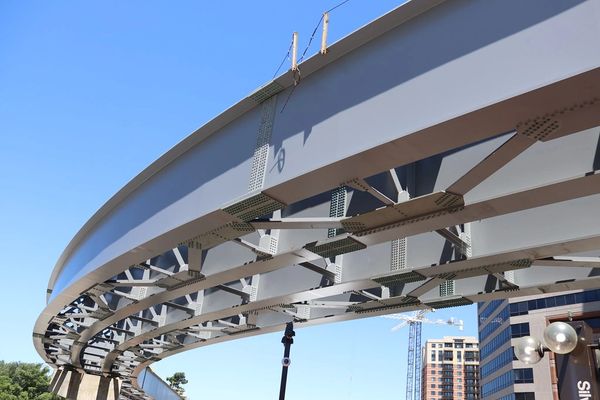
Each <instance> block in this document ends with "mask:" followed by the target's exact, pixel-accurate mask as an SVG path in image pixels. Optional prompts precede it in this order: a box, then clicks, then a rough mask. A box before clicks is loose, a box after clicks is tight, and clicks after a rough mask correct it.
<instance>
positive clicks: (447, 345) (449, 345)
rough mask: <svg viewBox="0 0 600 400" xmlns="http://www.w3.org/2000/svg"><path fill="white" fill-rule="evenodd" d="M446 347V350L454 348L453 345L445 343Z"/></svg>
mask: <svg viewBox="0 0 600 400" xmlns="http://www.w3.org/2000/svg"><path fill="white" fill-rule="evenodd" d="M444 347H446V348H452V343H444Z"/></svg>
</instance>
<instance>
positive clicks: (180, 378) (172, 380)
mask: <svg viewBox="0 0 600 400" xmlns="http://www.w3.org/2000/svg"><path fill="white" fill-rule="evenodd" d="M167 382H169V385H170V386H171V387H172V388H173V390H175V391H176V392H177V394H178V395H180V396H183V394H184V393H185V389H184V388H183V386H182V385H185V384H186V383H188V380H187V379H186V378H185V372H175V374H173V376H170V377H168V378H167ZM0 400H2V399H0Z"/></svg>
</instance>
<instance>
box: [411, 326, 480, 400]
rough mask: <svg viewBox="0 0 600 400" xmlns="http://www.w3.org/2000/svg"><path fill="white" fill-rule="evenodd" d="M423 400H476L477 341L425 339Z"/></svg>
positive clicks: (477, 394)
mask: <svg viewBox="0 0 600 400" xmlns="http://www.w3.org/2000/svg"><path fill="white" fill-rule="evenodd" d="M421 382H422V396H421V398H422V399H423V400H451V399H452V400H477V399H479V398H480V397H479V342H478V340H477V339H476V338H474V337H471V336H444V337H443V338H442V339H429V340H427V342H426V343H425V348H424V351H423V374H422V381H421Z"/></svg>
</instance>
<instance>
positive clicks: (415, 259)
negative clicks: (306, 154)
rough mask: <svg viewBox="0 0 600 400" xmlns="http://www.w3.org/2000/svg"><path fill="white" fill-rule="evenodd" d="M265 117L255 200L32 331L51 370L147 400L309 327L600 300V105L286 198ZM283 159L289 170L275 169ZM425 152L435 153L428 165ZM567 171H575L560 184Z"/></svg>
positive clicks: (263, 109)
mask: <svg viewBox="0 0 600 400" xmlns="http://www.w3.org/2000/svg"><path fill="white" fill-rule="evenodd" d="M301 88H302V87H301ZM281 90H284V89H283V88H282V89H281ZM300 90H302V89H300ZM278 91H279V89H278ZM588 95H589V96H591V95H590V94H586V96H588ZM382 96H383V95H382ZM589 96H588V97H589ZM299 97H300V96H298V97H297V98H299ZM254 101H257V100H256V99H254ZM260 102H261V104H262V105H261V106H260V126H259V131H258V135H257V140H256V146H255V148H254V153H253V156H252V159H251V160H249V162H250V161H251V162H250V164H251V166H252V167H251V168H252V169H251V171H250V182H249V184H248V185H247V186H244V190H245V189H248V192H247V194H246V195H245V196H243V197H242V198H240V199H238V200H235V201H233V202H231V203H228V204H221V205H220V208H218V209H216V210H212V209H211V212H210V213H208V214H206V215H201V216H199V217H198V216H195V217H194V218H196V219H195V220H194V221H192V222H189V221H186V226H185V227H184V228H181V227H177V228H176V229H173V232H176V233H173V236H169V235H170V232H171V231H169V233H165V234H162V233H161V234H160V235H163V237H161V238H160V239H164V240H161V241H158V240H157V241H156V242H153V243H159V244H157V245H156V246H155V247H152V246H149V247H148V248H152V249H160V250H152V251H150V250H148V253H143V252H144V251H146V250H145V249H146V247H144V246H139V248H136V251H137V250H139V251H140V253H139V254H144V255H143V256H140V257H139V258H140V259H139V260H135V257H136V256H135V254H138V253H135V252H134V251H133V250H132V251H131V254H134V255H131V254H129V256H130V257H129V258H127V260H128V261H127V263H128V264H129V265H121V264H118V263H117V262H115V263H114V264H118V265H119V266H118V267H113V266H112V264H111V266H110V268H109V267H106V268H98V269H99V270H101V271H100V272H98V274H97V275H94V276H101V278H98V279H97V280H95V281H94V282H96V283H95V284H94V285H93V286H91V287H86V288H79V287H78V288H77V291H75V292H73V293H78V296H76V297H73V298H68V299H67V300H66V301H65V303H68V304H66V305H65V306H64V307H62V309H60V311H58V312H56V313H55V312H54V311H55V310H56V309H55V310H54V311H53V312H52V314H51V315H52V317H51V318H49V319H48V320H44V322H43V325H44V326H43V328H42V329H41V330H36V333H35V334H34V338H35V340H36V343H41V344H42V348H43V352H44V353H45V356H46V358H47V361H49V362H50V363H51V364H53V365H54V366H58V367H62V366H65V367H69V368H76V369H78V370H80V371H83V372H85V373H88V374H95V375H109V376H117V377H120V378H121V379H122V388H121V396H122V397H123V398H129V399H147V398H149V397H148V396H147V395H146V394H145V393H144V392H143V390H141V389H140V387H139V385H138V384H137V382H136V379H137V376H138V375H139V374H140V371H141V370H143V368H145V367H147V366H148V365H150V364H151V363H153V362H156V361H159V360H162V359H164V358H166V357H169V356H171V355H174V354H177V353H179V352H182V351H185V350H188V349H192V348H198V347H203V346H207V345H211V344H214V343H219V342H222V341H226V340H233V339H236V338H239V337H247V336H251V335H256V334H260V333H267V332H273V331H275V330H280V329H282V327H284V326H285V324H286V323H287V322H290V321H294V322H295V323H296V324H297V326H298V327H302V326H311V325H315V324H319V323H326V322H336V321H343V320H351V319H357V318H363V317H369V316H375V315H382V314H387V313H392V312H397V311H410V310H422V309H427V308H444V307H453V306H460V305H467V304H473V303H475V302H478V301H487V300H492V299H499V298H510V297H516V296H521V295H534V294H541V293H551V292H558V291H565V290H582V289H586V288H590V287H597V286H598V285H600V274H598V271H600V270H599V269H598V268H600V227H599V226H598V224H597V223H594V222H593V221H591V219H592V218H590V216H592V215H598V213H599V212H600V174H599V173H598V172H599V169H600V162H598V160H600V139H599V136H600V135H599V134H598V128H597V127H596V128H594V129H593V130H590V129H589V128H590V127H592V126H594V125H593V124H591V123H590V122H589V121H594V122H593V123H594V124H595V125H597V124H598V121H597V120H595V119H593V118H591V117H590V115H592V114H593V112H594V111H595V110H596V111H597V108H598V104H600V102H599V101H598V99H597V97H593V96H591V97H589V99H588V100H585V101H580V102H578V103H576V104H574V105H571V106H569V107H565V108H560V109H557V110H553V111H551V112H547V113H545V114H544V113H542V114H540V115H539V116H533V117H531V118H530V119H523V120H522V122H519V123H517V124H513V125H514V126H508V125H507V124H504V125H499V126H503V130H505V133H504V134H498V133H497V132H496V133H494V132H488V133H487V134H486V135H482V136H477V135H475V134H472V133H469V132H467V133H465V134H464V137H462V136H460V135H458V134H455V133H453V135H454V136H452V135H451V134H450V133H452V132H454V131H458V130H464V129H465V127H466V126H468V124H463V125H457V126H459V128H460V129H458V128H456V127H452V126H451V128H452V129H454V131H449V132H450V133H449V134H448V135H447V137H448V138H454V137H455V136H456V137H458V136H460V141H458V139H456V140H457V142H456V143H454V142H453V141H452V140H451V139H446V136H444V141H442V142H443V143H430V140H429V139H430V138H431V137H433V136H427V133H419V132H417V133H414V135H412V136H411V137H410V138H408V139H406V140H405V141H404V142H400V141H398V142H389V143H387V144H385V145H381V144H380V143H374V144H372V146H371V147H373V148H376V149H379V150H377V152H375V151H376V150H373V148H371V147H369V149H370V150H368V151H366V150H365V151H363V152H361V153H360V154H358V156H360V157H362V158H364V160H367V161H366V163H365V164H361V165H363V167H364V168H365V170H368V171H371V172H370V173H366V172H364V171H363V170H362V169H360V168H358V167H357V168H343V167H342V166H344V165H345V166H346V167H347V164H344V163H343V161H344V160H341V161H340V160H338V161H335V162H334V163H333V164H332V166H331V168H330V166H328V165H325V166H322V165H320V166H319V168H317V169H316V170H315V171H311V172H310V174H309V173H306V174H305V175H302V174H300V176H299V177H294V178H293V179H290V182H292V183H289V182H283V183H278V184H271V183H272V182H271V180H270V179H272V176H271V177H270V176H269V174H270V173H271V171H272V170H273V169H277V168H279V167H280V168H283V167H284V164H285V162H287V161H285V151H281V149H283V148H284V147H285V146H284V145H282V144H280V143H277V144H276V145H274V143H273V141H275V139H273V138H272V136H274V135H276V134H278V132H277V129H275V128H276V127H277V126H278V125H277V124H276V122H277V121H276V119H277V113H275V110H276V107H275V106H276V98H275V97H269V96H267V97H265V98H262V97H261V99H260ZM519 104H520V103H519ZM516 108H518V107H516ZM503 110H504V109H503ZM546 111H548V110H546ZM503 112H504V111H503ZM536 112H537V111H536ZM503 115H504V114H503ZM578 116H583V117H585V118H577V117H578ZM481 119H482V120H483V119H485V118H483V117H481ZM582 120H584V121H588V122H587V125H586V124H584V123H582V122H581V121H582ZM455 122H456V121H455ZM459 122H460V121H459ZM459 122H457V124H459ZM505 125H507V126H505ZM583 125H585V126H583ZM584 128H585V129H588V130H584V131H580V132H577V131H579V130H581V129H584ZM469 129H471V128H470V127H469ZM473 129H474V128H473ZM474 130H475V129H474ZM491 134H494V135H495V136H490V135H491ZM310 140H311V137H310V135H309V134H308V133H306V136H305V137H304V141H305V144H306V145H307V146H309V145H310V143H309V142H310ZM284 142H285V140H284ZM380 145H381V146H380ZM404 145H406V147H404ZM278 146H279V147H281V148H280V149H279V150H280V152H279V153H278V154H279V156H281V154H283V155H284V156H283V159H280V160H278V161H280V162H281V165H279V164H278V165H274V166H273V168H269V163H270V162H271V161H272V160H271V158H270V156H271V155H272V154H271V151H272V147H276V148H277V147H278ZM375 146H379V147H375ZM428 146H434V147H435V149H438V150H437V151H438V153H437V154H435V153H433V152H432V153H431V154H428V155H427V156H422V154H425V153H427V152H426V151H425V149H424V148H425V147H428ZM594 148H595V149H596V150H595V152H593V151H588V152H587V153H586V154H585V155H583V154H579V153H580V152H581V151H580V149H586V150H589V149H594ZM382 149H383V150H382ZM578 149H579V150H578ZM371 151H373V153H371ZM398 151H400V152H402V151H406V152H407V153H411V155H410V157H408V156H407V157H405V158H404V160H405V161H406V163H403V164H399V163H393V164H392V163H391V162H389V161H388V160H387V159H386V158H390V159H394V160H396V158H394V157H395V153H397V152H398ZM288 156H290V157H291V158H290V160H291V161H289V162H290V163H294V162H297V160H295V159H294V158H293V156H292V155H288ZM346 156H347V155H346ZM346 156H345V157H346ZM360 157H359V158H360ZM569 158H571V159H575V158H577V160H576V161H577V162H576V163H573V164H574V165H571V164H569V163H567V162H565V161H564V160H568V159H569ZM358 161H361V160H360V159H358ZM561 162H562V163H563V165H564V168H563V169H564V171H563V170H559V169H558V168H554V167H555V164H557V163H561ZM365 165H367V167H368V168H366V167H365ZM553 168H554V169H553ZM232 170H233V169H232ZM279 172H281V171H279ZM232 173H233V172H232ZM311 174H312V175H311ZM315 174H318V175H315ZM309 175H310V176H318V177H319V178H322V182H321V180H319V181H318V182H317V181H314V182H311V181H309V180H308V178H306V176H309ZM270 182H271V183H270ZM313 186H314V187H315V188H317V189H313ZM290 199H291V200H290ZM187 222H189V224H187ZM180 228H181V229H180ZM167 239H168V240H167ZM171 239H172V240H171ZM176 244H177V245H176ZM173 246H174V247H173ZM150 252H152V253H153V254H149V253H150ZM154 253H156V254H154ZM146 257H149V258H148V259H143V258H146ZM123 259H125V258H121V259H119V260H123ZM134 261H135V263H133V262H134ZM125 263H126V262H123V264H125ZM111 268H112V269H111ZM105 271H109V272H106V274H105V275H101V273H104V272H105ZM107 277H109V279H105V278H107ZM62 304H63V303H61V304H60V305H61V306H62ZM57 309H58V308H57ZM44 329H45V331H44ZM420 329H421V325H420V323H417V324H411V326H410V340H411V343H412V341H413V340H414V342H415V343H416V347H413V348H409V360H411V361H410V365H409V370H408V388H409V389H408V392H407V399H413V400H415V399H419V398H420V395H421V390H420V384H421V382H420V380H419V377H420V374H419V372H418V371H420V368H421V367H420V362H421V354H420V350H421V346H420V336H421V335H420ZM415 369H416V371H417V373H416V374H415ZM413 393H416V395H415V397H414V398H413Z"/></svg>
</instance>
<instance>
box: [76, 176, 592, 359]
mask: <svg viewBox="0 0 600 400" xmlns="http://www.w3.org/2000/svg"><path fill="white" fill-rule="evenodd" d="M598 193H600V175H589V176H584V177H579V178H575V179H571V180H567V181H565V182H559V183H556V184H553V185H547V186H543V187H541V188H536V189H531V190H528V191H523V192H519V193H515V194H511V195H507V196H502V197H499V198H495V199H491V200H487V201H482V202H479V203H475V204H472V205H467V206H464V207H463V208H462V209H461V210H456V211H454V210H453V212H451V213H442V214H441V215H438V216H431V215H428V218H427V219H423V220H421V221H419V220H417V221H414V220H410V219H409V220H403V221H402V220H401V221H397V220H392V221H389V222H388V224H387V225H384V226H378V227H376V228H374V229H372V231H373V232H372V233H370V234H367V233H363V232H358V233H357V237H356V239H355V240H358V241H359V242H361V243H363V244H365V245H368V246H373V245H377V244H379V243H385V242H388V241H390V240H393V239H395V238H398V237H406V236H413V235H418V234H421V233H425V232H429V231H433V230H435V229H439V228H443V227H446V226H455V225H460V224H464V223H468V222H471V221H474V220H478V219H485V218H490V217H495V216H499V215H503V214H507V213H514V212H517V211H521V210H525V209H529V208H534V207H540V206H543V205H546V204H552V203H557V202H561V201H566V200H569V199H576V198H580V197H584V196H589V195H593V194H598ZM386 209H387V208H381V209H379V210H376V211H374V213H376V214H377V213H383V212H384V211H386ZM348 220H349V221H351V220H352V218H348ZM349 237H354V236H353V235H350V236H349ZM554 255H561V254H560V253H558V254H551V255H550V256H554ZM321 258H322V257H320V256H319V255H318V254H315V253H313V252H311V251H309V250H307V249H306V248H298V249H294V250H292V251H290V252H287V253H283V254H277V255H275V256H273V257H271V258H268V259H264V260H259V261H256V262H254V263H250V264H245V265H241V266H231V267H230V268H227V269H226V270H225V271H223V272H220V273H217V274H214V275H209V276H206V277H205V278H204V279H202V280H200V281H198V282H197V283H192V284H190V285H186V286H183V287H181V288H178V289H175V290H165V291H163V292H161V293H159V294H156V295H153V296H150V297H147V298H145V299H142V300H140V301H136V302H134V303H131V304H130V305H127V306H125V307H124V308H123V309H120V310H117V312H115V313H114V314H112V315H111V316H110V317H108V318H106V319H103V320H100V321H98V322H96V323H95V324H94V325H92V326H91V327H89V328H87V329H86V330H85V332H84V333H83V334H81V337H80V339H79V341H81V342H82V343H87V341H88V340H90V339H91V338H92V337H94V336H95V335H96V334H98V333H99V332H101V331H102V330H104V329H106V328H107V327H108V326H110V325H112V324H114V323H116V322H118V321H120V320H122V319H123V318H125V317H128V316H130V315H134V314H135V313H138V312H140V311H142V310H145V309H148V308H149V307H151V306H153V305H155V304H160V303H162V302H165V301H168V300H173V299H176V298H179V297H182V296H184V295H186V294H190V293H192V292H197V291H199V290H202V289H207V288H211V287H215V286H216V285H218V284H222V283H226V282H231V281H236V280H239V279H243V278H246V277H248V276H252V275H255V274H262V273H267V272H270V271H274V270H276V269H280V268H283V267H286V266H289V265H296V264H300V263H302V262H311V261H316V260H319V259H321ZM81 348H83V344H82V345H77V344H76V345H75V346H74V347H73V350H72V357H71V362H72V363H73V364H76V363H77V362H78V360H79V356H80V349H81Z"/></svg>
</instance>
